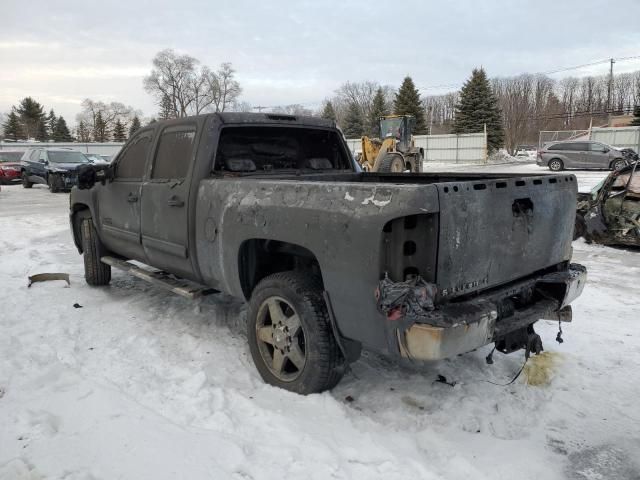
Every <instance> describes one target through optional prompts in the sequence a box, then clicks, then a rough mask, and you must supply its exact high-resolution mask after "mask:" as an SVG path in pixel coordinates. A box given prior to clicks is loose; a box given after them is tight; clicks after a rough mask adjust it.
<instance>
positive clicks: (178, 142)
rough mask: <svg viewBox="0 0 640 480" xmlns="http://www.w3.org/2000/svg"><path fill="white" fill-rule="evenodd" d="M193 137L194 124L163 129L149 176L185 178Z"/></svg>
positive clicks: (194, 134) (191, 152)
mask: <svg viewBox="0 0 640 480" xmlns="http://www.w3.org/2000/svg"><path fill="white" fill-rule="evenodd" d="M195 138H196V129H195V127H194V126H178V127H170V128H167V129H165V130H164V131H163V132H162V135H161V136H160V142H159V144H158V150H157V152H156V159H155V162H154V164H153V170H152V171H151V178H154V179H182V178H185V177H186V176H187V171H188V170H189V164H190V163H191V155H192V154H193V145H194V141H195Z"/></svg>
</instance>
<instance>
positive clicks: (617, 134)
mask: <svg viewBox="0 0 640 480" xmlns="http://www.w3.org/2000/svg"><path fill="white" fill-rule="evenodd" d="M591 140H594V141H596V142H602V143H606V144H607V145H611V146H613V147H626V148H633V149H634V150H638V146H639V145H640V127H608V128H592V129H591Z"/></svg>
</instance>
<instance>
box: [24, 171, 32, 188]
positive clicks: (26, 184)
mask: <svg viewBox="0 0 640 480" xmlns="http://www.w3.org/2000/svg"><path fill="white" fill-rule="evenodd" d="M22 186H23V187H24V188H31V187H33V182H30V181H29V176H28V175H27V172H24V171H23V172H22Z"/></svg>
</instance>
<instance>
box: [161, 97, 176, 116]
mask: <svg viewBox="0 0 640 480" xmlns="http://www.w3.org/2000/svg"><path fill="white" fill-rule="evenodd" d="M158 118H159V119H160V120H169V119H170V118H175V115H174V109H173V105H172V104H171V99H170V98H169V95H163V96H162V100H161V101H160V112H159V113H158Z"/></svg>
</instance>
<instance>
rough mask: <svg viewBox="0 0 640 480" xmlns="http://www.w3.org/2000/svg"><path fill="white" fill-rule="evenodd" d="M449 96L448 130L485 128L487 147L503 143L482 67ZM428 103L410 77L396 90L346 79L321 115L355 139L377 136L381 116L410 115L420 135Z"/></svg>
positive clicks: (494, 99)
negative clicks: (456, 92) (458, 90)
mask: <svg viewBox="0 0 640 480" xmlns="http://www.w3.org/2000/svg"><path fill="white" fill-rule="evenodd" d="M451 98H452V102H451V103H450V105H449V108H450V114H451V124H450V128H449V132H453V133H459V134H462V133H477V132H482V131H484V129H485V128H486V129H487V143H488V146H489V149H490V150H495V149H498V148H500V147H501V146H502V143H503V138H504V132H503V127H502V116H501V111H500V107H499V104H498V98H497V97H496V95H495V94H494V92H493V89H492V87H491V85H490V82H489V80H488V78H487V75H486V73H485V71H484V70H483V69H475V70H473V72H472V74H471V77H470V78H469V80H468V81H467V82H466V83H465V85H464V86H463V88H462V90H461V91H460V93H459V94H458V95H456V96H455V97H451ZM429 105H430V103H429V97H427V98H425V99H422V98H421V96H420V92H419V90H418V89H417V88H416V86H415V83H414V82H413V79H412V78H411V77H409V76H407V77H405V78H404V80H403V81H402V84H401V85H400V87H399V88H398V90H397V91H395V90H394V88H393V87H391V86H389V85H380V84H377V83H375V82H371V81H367V82H361V83H352V82H347V83H345V84H343V85H342V86H340V87H339V88H338V89H337V90H336V91H335V94H334V95H333V97H331V98H328V99H326V100H325V101H324V104H323V106H322V108H321V111H320V116H321V117H324V118H327V119H331V120H335V121H336V123H337V124H338V125H339V126H340V127H341V129H342V131H343V133H344V135H345V136H346V137H347V138H358V137H361V136H362V135H368V136H372V137H379V136H380V126H379V124H380V117H382V116H385V115H391V114H394V115H411V116H413V117H414V118H415V126H414V129H413V133H414V134H416V135H423V134H426V133H428V132H429V130H430V126H429V125H428V122H427V116H426V113H427V111H428V110H429Z"/></svg>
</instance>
